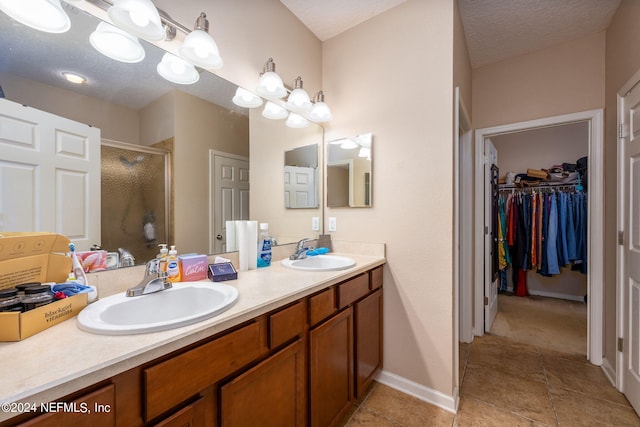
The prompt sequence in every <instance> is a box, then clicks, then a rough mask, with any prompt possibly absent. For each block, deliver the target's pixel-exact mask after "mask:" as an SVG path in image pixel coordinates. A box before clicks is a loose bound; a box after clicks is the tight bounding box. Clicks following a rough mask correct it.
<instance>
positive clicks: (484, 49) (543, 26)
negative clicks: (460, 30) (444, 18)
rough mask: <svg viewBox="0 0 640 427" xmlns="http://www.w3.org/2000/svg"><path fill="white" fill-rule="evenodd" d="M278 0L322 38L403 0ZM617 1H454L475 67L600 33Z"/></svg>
mask: <svg viewBox="0 0 640 427" xmlns="http://www.w3.org/2000/svg"><path fill="white" fill-rule="evenodd" d="M280 1H281V2H282V3H283V4H284V5H285V6H286V7H287V8H288V9H289V10H291V12H293V14H295V15H296V16H297V17H298V19H300V20H301V21H302V22H303V23H304V24H305V25H306V26H307V27H309V29H310V30H311V31H313V33H314V34H315V35H316V36H317V37H318V38H319V39H320V40H322V41H324V40H327V39H329V38H331V37H333V36H336V35H338V34H340V33H341V32H343V31H345V30H348V29H349V28H351V27H353V26H355V25H358V24H359V23H361V22H363V21H365V20H367V19H369V18H371V17H373V16H375V15H377V14H379V13H382V12H384V11H386V10H387V9H390V8H392V7H395V6H397V5H399V4H401V3H403V2H404V0H323V1H312V0H280ZM420 1H430V0H420ZM638 1H640V0H638ZM619 4H620V0H458V5H459V9H460V16H461V18H462V22H463V26H464V30H465V35H466V37H467V46H468V48H469V56H470V57H471V64H472V67H474V68H476V67H479V66H482V65H487V64H490V63H492V62H497V61H500V60H503V59H506V58H509V57H512V56H516V55H522V54H525V53H530V52H534V51H536V50H541V49H545V48H547V47H550V46H553V45H555V44H559V43H563V42H566V41H570V40H574V39H577V38H580V37H584V36H587V35H589V34H594V33H597V32H600V31H603V30H604V29H606V28H607V26H608V25H609V23H610V22H611V17H612V16H613V14H614V13H615V11H616V9H617V8H618V5H619Z"/></svg>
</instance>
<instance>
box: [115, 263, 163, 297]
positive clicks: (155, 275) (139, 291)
mask: <svg viewBox="0 0 640 427" xmlns="http://www.w3.org/2000/svg"><path fill="white" fill-rule="evenodd" d="M166 264H167V262H166V261H165V260H159V259H152V260H151V261H149V262H147V266H146V268H145V271H144V277H143V278H142V280H141V281H140V283H138V284H137V285H136V286H134V287H133V288H129V289H127V292H126V295H127V296H128V297H137V296H140V295H147V294H152V293H154V292H160V291H164V290H165V289H169V288H171V287H172V286H173V285H172V283H171V282H170V281H169V279H167V271H166V268H165V267H166Z"/></svg>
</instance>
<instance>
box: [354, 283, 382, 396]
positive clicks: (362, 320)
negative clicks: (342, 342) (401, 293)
mask: <svg viewBox="0 0 640 427" xmlns="http://www.w3.org/2000/svg"><path fill="white" fill-rule="evenodd" d="M354 327H355V343H356V352H355V362H356V363H355V367H356V372H355V379H356V390H355V391H356V398H360V397H361V396H362V395H363V393H364V392H365V391H366V390H367V388H368V387H369V384H371V381H373V378H374V377H375V375H376V374H377V373H378V371H379V370H380V369H381V368H382V290H381V289H378V290H377V291H375V292H373V293H372V294H371V295H369V296H368V297H366V298H365V299H363V300H362V301H360V302H358V303H356V304H355V307H354Z"/></svg>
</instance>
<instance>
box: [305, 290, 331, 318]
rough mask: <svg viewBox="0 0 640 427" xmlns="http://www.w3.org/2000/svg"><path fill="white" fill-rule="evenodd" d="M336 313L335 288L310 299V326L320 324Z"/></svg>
mask: <svg viewBox="0 0 640 427" xmlns="http://www.w3.org/2000/svg"><path fill="white" fill-rule="evenodd" d="M335 311H336V292H335V289H334V288H333V287H331V288H329V289H326V290H324V291H322V292H320V293H318V294H315V295H313V296H311V297H309V324H310V325H312V326H313V325H315V324H317V323H318V322H320V321H322V320H324V319H326V318H327V317H329V316H331V315H332V314H333V313H335Z"/></svg>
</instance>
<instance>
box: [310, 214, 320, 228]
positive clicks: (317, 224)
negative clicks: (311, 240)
mask: <svg viewBox="0 0 640 427" xmlns="http://www.w3.org/2000/svg"><path fill="white" fill-rule="evenodd" d="M311 230H312V231H320V217H318V216H314V217H311Z"/></svg>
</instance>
